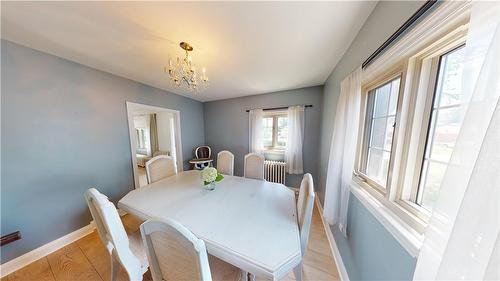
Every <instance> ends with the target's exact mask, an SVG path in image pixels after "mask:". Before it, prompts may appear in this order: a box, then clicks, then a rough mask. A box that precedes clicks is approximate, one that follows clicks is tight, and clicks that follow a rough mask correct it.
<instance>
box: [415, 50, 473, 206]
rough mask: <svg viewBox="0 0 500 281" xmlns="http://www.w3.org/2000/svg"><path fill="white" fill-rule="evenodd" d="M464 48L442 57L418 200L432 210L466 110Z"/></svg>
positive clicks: (418, 202) (417, 201)
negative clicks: (464, 108)
mask: <svg viewBox="0 0 500 281" xmlns="http://www.w3.org/2000/svg"><path fill="white" fill-rule="evenodd" d="M463 56H464V48H463V47H461V48H459V49H456V50H454V51H452V52H450V53H447V54H445V55H443V56H442V57H441V59H440V65H439V73H438V77H437V86H436V92H435V97H434V108H433V109H432V111H431V122H430V126H429V133H428V137H427V145H426V148H425V153H424V159H423V165H422V171H421V173H420V183H419V188H418V193H417V200H416V203H417V204H419V205H421V206H422V207H424V208H426V209H428V210H432V207H433V205H434V202H435V200H436V198H437V195H438V193H439V188H440V186H441V181H442V178H443V176H444V173H445V171H446V167H447V166H448V162H449V161H450V158H451V154H452V152H453V148H454V146H455V142H456V140H457V137H458V133H459V131H460V126H461V124H462V120H463V117H464V116H463V114H464V111H463V110H462V109H461V108H460V104H461V103H463V100H462V98H463V96H462V68H463Z"/></svg>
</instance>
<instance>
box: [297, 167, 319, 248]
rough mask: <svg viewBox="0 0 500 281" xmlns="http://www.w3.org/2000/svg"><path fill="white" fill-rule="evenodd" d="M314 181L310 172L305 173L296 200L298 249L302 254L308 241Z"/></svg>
mask: <svg viewBox="0 0 500 281" xmlns="http://www.w3.org/2000/svg"><path fill="white" fill-rule="evenodd" d="M314 196H315V195H314V182H313V178H312V176H311V174H309V173H307V174H305V175H304V177H303V178H302V182H301V183H300V190H299V198H298V200H297V218H298V223H299V230H300V249H301V250H302V255H304V253H305V250H306V248H307V242H308V241H309V230H310V229H311V220H312V214H313V207H314Z"/></svg>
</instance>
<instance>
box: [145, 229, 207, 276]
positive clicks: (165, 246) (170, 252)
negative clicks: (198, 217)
mask: <svg viewBox="0 0 500 281" xmlns="http://www.w3.org/2000/svg"><path fill="white" fill-rule="evenodd" d="M141 234H142V239H143V241H144V246H145V248H146V253H147V257H148V260H149V263H150V268H151V275H152V277H153V281H164V280H165V281H166V280H181V281H182V280H186V281H191V280H203V281H211V280H212V276H211V273H210V265H209V264H208V256H207V249H206V247H205V242H203V240H201V239H198V238H197V237H196V236H195V235H194V234H193V233H192V232H191V231H189V230H188V229H187V228H185V227H184V226H182V225H181V224H180V223H178V222H176V221H174V220H171V219H169V220H165V221H158V220H148V221H146V222H145V223H143V224H142V225H141Z"/></svg>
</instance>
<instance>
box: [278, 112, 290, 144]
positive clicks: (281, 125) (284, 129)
mask: <svg viewBox="0 0 500 281" xmlns="http://www.w3.org/2000/svg"><path fill="white" fill-rule="evenodd" d="M287 138H288V117H286V116H280V117H278V130H277V135H276V146H277V147H280V148H283V149H284V148H285V147H286V140H287Z"/></svg>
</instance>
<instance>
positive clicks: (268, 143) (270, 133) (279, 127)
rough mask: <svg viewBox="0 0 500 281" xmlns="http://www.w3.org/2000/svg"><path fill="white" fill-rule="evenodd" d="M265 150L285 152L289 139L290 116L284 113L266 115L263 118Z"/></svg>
mask: <svg viewBox="0 0 500 281" xmlns="http://www.w3.org/2000/svg"><path fill="white" fill-rule="evenodd" d="M263 122H264V125H263V128H264V133H263V138H264V140H263V143H264V148H265V149H266V150H270V151H283V150H285V148H286V142H287V138H288V116H287V114H284V113H281V112H280V113H276V112H272V113H266V116H264V118H263Z"/></svg>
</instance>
